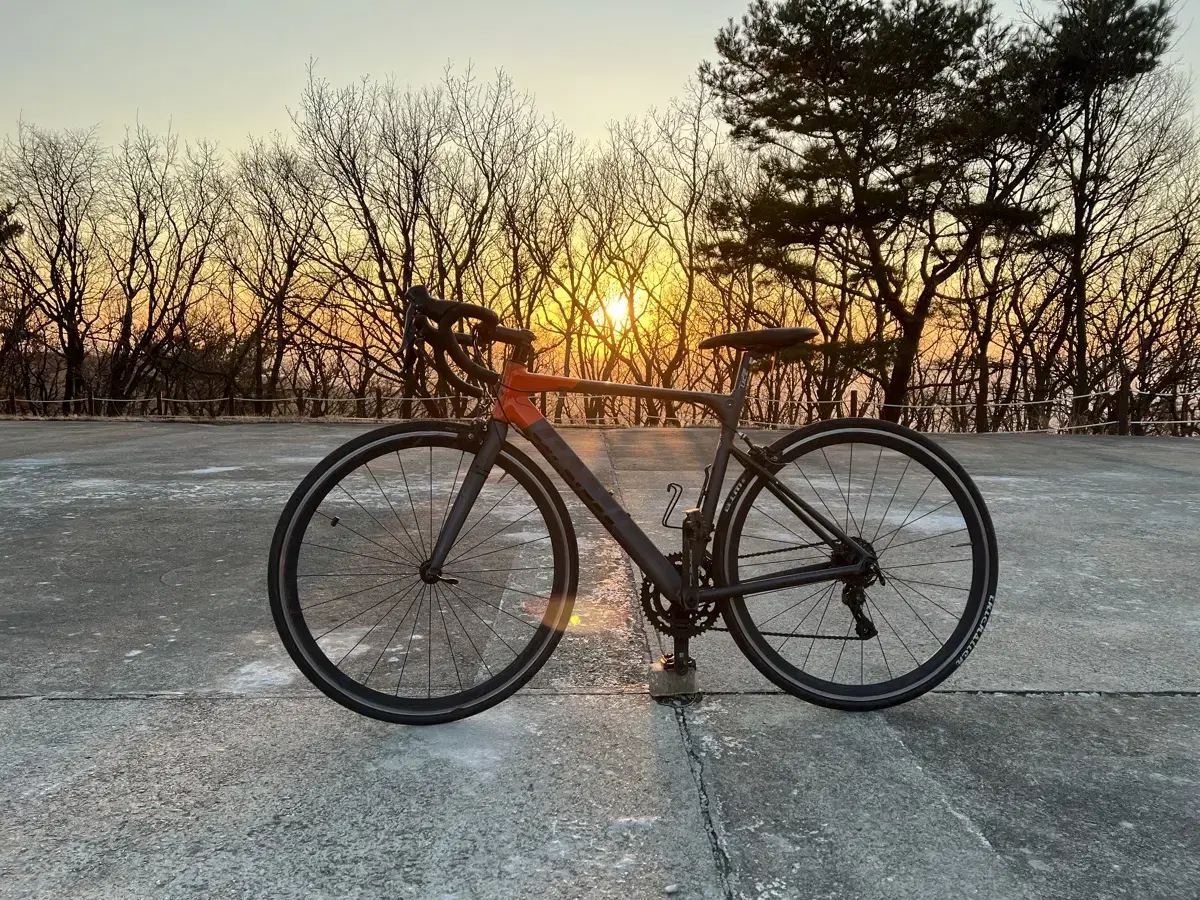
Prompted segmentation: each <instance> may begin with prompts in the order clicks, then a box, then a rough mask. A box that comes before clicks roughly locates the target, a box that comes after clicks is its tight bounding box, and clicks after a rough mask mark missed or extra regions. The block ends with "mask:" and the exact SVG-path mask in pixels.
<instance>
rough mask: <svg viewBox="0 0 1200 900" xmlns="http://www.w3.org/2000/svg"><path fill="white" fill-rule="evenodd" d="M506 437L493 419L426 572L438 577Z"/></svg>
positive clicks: (504, 425)
mask: <svg viewBox="0 0 1200 900" xmlns="http://www.w3.org/2000/svg"><path fill="white" fill-rule="evenodd" d="M506 437H508V423H507V422H502V421H499V420H496V419H493V420H492V421H491V423H490V427H489V428H488V432H487V434H486V435H485V436H484V439H483V445H482V446H481V447H480V448H479V450H477V451H476V453H475V458H474V459H473V460H472V461H471V465H470V467H469V468H468V469H467V474H466V477H464V478H463V480H462V487H460V488H459V491H458V496H457V497H455V498H454V505H453V506H451V507H450V512H449V513H447V514H446V522H445V524H444V525H443V526H442V532H441V534H439V535H438V538H437V543H436V544H434V547H433V554H432V555H431V556H430V557H429V562H428V570H429V572H430V573H431V574H433V575H440V574H441V572H442V566H444V565H445V564H446V557H447V556H449V555H450V548H451V547H453V546H454V542H455V541H456V540H458V535H459V533H460V532H461V531H462V527H463V525H464V524H465V523H466V521H467V516H469V515H470V514H471V507H473V506H474V505H475V501H476V500H478V499H479V492H480V491H481V490H483V484H484V482H485V481H487V477H488V473H489V472H491V471H492V466H493V465H495V464H496V459H497V457H499V456H500V450H501V448H502V447H503V446H504V439H505V438H506Z"/></svg>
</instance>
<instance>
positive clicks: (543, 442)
mask: <svg viewBox="0 0 1200 900" xmlns="http://www.w3.org/2000/svg"><path fill="white" fill-rule="evenodd" d="M755 359H756V357H755V356H754V355H753V354H750V353H744V354H742V355H741V357H740V358H739V360H738V364H737V377H736V379H735V382H734V389H733V393H731V394H711V393H707V392H703V391H682V390H674V389H671V388H659V387H648V386H643V385H633V384H617V383H614V382H608V381H586V380H580V379H575V378H564V377H561V376H558V375H537V374H534V373H531V372H529V371H528V370H527V369H526V367H525V366H524V365H521V364H520V363H517V362H513V361H509V362H508V364H507V365H506V366H505V368H504V372H503V374H502V376H501V379H500V390H499V394H498V397H497V399H496V402H495V404H494V406H493V408H492V419H491V426H490V428H489V429H488V432H487V434H486V436H485V437H484V440H483V445H482V446H481V447H480V449H479V450H478V451H477V452H476V454H475V460H474V462H473V463H472V465H471V468H470V470H469V471H468V473H467V475H466V477H465V478H464V479H463V483H462V487H461V489H460V491H459V494H458V497H457V498H455V501H454V504H453V506H452V507H451V509H450V512H449V514H448V515H447V516H446V521H445V524H444V525H443V527H442V532H441V534H440V535H439V536H438V540H437V543H436V545H435V547H434V550H433V553H432V555H431V557H430V560H429V562H428V564H427V565H428V566H429V568H430V570H431V571H433V572H435V573H440V572H441V567H442V565H444V563H445V560H446V557H447V556H448V554H449V552H450V548H451V547H452V546H453V544H454V541H455V540H456V539H457V537H458V534H459V532H460V531H461V529H462V526H463V524H464V523H465V522H466V519H467V515H468V513H470V511H471V507H472V506H473V505H474V503H475V500H476V498H477V497H478V496H479V492H480V490H481V489H482V487H483V483H484V481H485V480H486V479H487V476H488V473H489V472H490V471H491V468H492V465H493V463H494V462H495V460H496V457H497V455H498V454H499V452H500V448H501V447H502V446H503V444H504V441H505V439H506V438H507V436H508V429H509V426H515V427H516V428H517V430H518V431H519V432H520V433H521V434H522V435H523V436H524V437H525V438H526V439H528V440H529V442H530V443H531V444H533V446H534V447H536V448H537V450H538V452H539V453H540V454H541V455H542V457H543V458H544V459H545V460H546V462H547V463H549V464H550V466H551V467H552V468H553V469H554V471H555V472H557V473H558V474H559V476H560V477H561V478H562V479H563V481H565V482H566V483H567V484H568V485H569V486H570V488H571V490H573V491H574V492H575V493H576V495H578V497H579V499H580V500H582V501H583V503H584V505H585V506H586V507H587V508H588V510H589V511H590V512H591V513H592V515H593V516H595V517H596V519H597V520H598V521H599V522H600V524H601V525H603V526H604V527H605V529H606V530H607V531H608V533H609V534H611V535H612V536H613V539H614V540H616V542H617V543H618V544H619V545H620V546H621V548H622V549H623V550H624V551H625V552H626V553H628V554H629V556H630V557H631V558H632V559H633V561H634V562H635V563H637V565H638V566H639V567H640V568H641V570H642V571H643V572H644V573H645V574H646V576H647V577H648V578H649V579H650V580H651V581H652V582H653V583H654V584H655V585H656V586H657V587H658V589H659V590H660V591H661V592H662V593H663V594H664V595H665V596H666V597H667V598H669V599H670V600H672V601H678V600H679V599H680V596H681V592H682V588H683V579H682V578H681V576H680V574H679V573H678V572H677V571H676V569H675V567H674V566H673V565H672V564H671V562H670V561H669V560H668V559H667V557H666V556H665V555H664V554H663V552H662V551H661V550H659V548H658V546H657V545H656V544H655V543H654V542H653V541H652V540H651V539H650V537H649V536H648V535H647V534H646V533H645V532H644V531H643V530H642V529H641V528H640V527H639V526H638V524H637V523H636V522H634V521H633V519H632V518H631V517H630V515H629V513H628V512H627V511H626V510H625V508H624V507H623V506H622V505H621V504H620V503H619V502H618V501H617V498H616V497H614V496H613V495H612V493H611V492H610V491H609V490H608V489H607V488H605V487H604V485H603V484H601V483H600V480H599V479H598V478H597V477H596V475H595V474H594V473H593V472H592V470H591V469H589V468H588V467H587V465H586V464H585V463H584V462H583V460H581V459H580V458H579V457H578V456H577V455H576V454H575V451H573V450H572V449H571V447H570V446H569V445H568V444H567V442H566V441H565V440H563V438H562V436H561V435H560V434H559V433H558V432H557V431H556V430H555V428H554V426H553V425H551V424H550V422H549V421H548V420H547V419H546V417H545V416H544V415H542V412H541V410H539V409H538V408H537V406H535V405H534V403H533V401H532V400H531V399H530V397H531V395H532V394H536V393H540V392H542V391H556V392H564V393H572V394H583V395H587V396H617V397H645V398H650V399H655V400H672V401H676V402H680V403H689V404H693V405H698V406H703V407H707V408H708V409H711V410H712V411H713V412H714V413H715V414H716V416H717V418H718V420H719V421H720V423H721V436H720V440H719V441H718V443H717V449H716V454H715V456H714V458H713V463H712V469H711V474H710V475H709V478H708V479H707V482H706V484H705V487H704V489H703V495H702V497H701V501H700V502H701V505H700V517H701V522H702V524H703V534H704V536H705V544H706V545H707V543H708V541H709V540H710V539H711V536H712V534H713V529H714V523H715V520H716V513H717V503H718V502H719V500H720V496H721V488H722V485H723V484H724V481H725V475H726V473H727V470H728V467H729V459H730V457H731V456H732V457H733V458H734V459H736V460H737V461H738V462H739V463H741V464H742V466H743V467H745V468H746V469H752V470H754V471H756V472H757V473H758V474H759V475H761V476H762V477H763V478H764V480H765V483H766V488H767V490H769V491H770V492H771V493H772V494H774V495H775V496H776V497H777V498H778V499H779V500H780V502H781V503H783V504H784V505H785V506H786V507H788V508H789V509H790V510H791V511H792V512H793V513H795V515H796V516H797V517H798V518H799V519H800V520H801V521H803V522H804V523H805V524H806V525H807V526H808V527H809V528H811V529H812V530H813V532H814V533H815V534H816V535H817V536H818V537H820V538H821V540H822V541H823V542H825V543H826V544H828V545H829V546H830V547H831V548H833V547H839V548H843V549H844V550H846V551H848V553H849V555H850V556H849V558H850V559H852V560H853V562H852V563H850V564H846V565H835V564H833V563H826V564H817V565H809V566H801V567H798V568H796V569H791V570H788V571H785V572H780V573H777V574H774V575H768V576H760V577H757V578H750V579H747V580H745V581H738V582H735V583H734V584H729V585H722V586H718V587H712V588H703V589H701V590H700V591H699V593H698V596H699V598H700V600H702V601H709V600H723V599H728V598H730V597H736V596H744V595H748V594H759V593H766V592H768V591H778V590H784V589H786V588H791V587H798V586H800V585H805V584H813V583H816V582H821V581H832V580H835V579H838V578H843V577H848V576H853V575H861V574H862V573H864V572H865V571H866V570H867V568H868V566H869V564H870V562H871V558H870V556H869V555H868V554H867V553H866V551H865V550H863V549H862V548H861V547H859V545H858V544H857V543H856V542H855V541H853V540H852V539H851V538H850V537H849V536H848V535H847V534H846V533H845V532H844V531H843V530H842V529H841V528H840V527H839V526H838V524H837V523H836V522H832V521H830V520H829V519H828V518H826V517H825V516H822V515H821V514H820V513H819V512H817V510H815V509H814V508H813V507H812V506H811V505H810V504H809V503H807V502H806V501H805V500H804V499H803V498H801V497H799V496H797V495H796V494H795V492H794V491H792V490H791V489H790V488H789V487H788V486H787V485H786V484H783V483H782V482H780V481H779V480H778V479H777V478H776V477H775V473H776V471H778V468H779V466H775V470H774V471H772V468H771V465H772V464H771V463H770V461H769V459H768V458H767V457H766V455H765V454H763V453H762V452H761V451H760V449H759V448H756V447H753V446H752V445H751V451H750V452H746V451H744V450H742V449H741V448H740V447H737V446H735V445H734V438H735V437H739V436H740V437H742V438H743V439H744V440H746V442H747V444H749V440H748V439H747V438H746V437H745V435H743V434H741V432H740V431H739V430H738V419H739V418H740V416H741V413H742V409H743V408H744V406H745V404H746V398H747V393H748V389H749V384H750V367H751V365H752V364H753V362H754V360H755ZM727 502H729V501H727Z"/></svg>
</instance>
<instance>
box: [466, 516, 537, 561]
mask: <svg viewBox="0 0 1200 900" xmlns="http://www.w3.org/2000/svg"><path fill="white" fill-rule="evenodd" d="M535 512H537V507H536V506H535V507H533V508H532V509H530V510H529V511H528V512H524V513H522V514H521V515H520V516H518V517H517V518H515V519H513V520H512V521H511V522H509V523H508V524H507V525H505V526H504V527H503V528H501V529H499V530H498V531H493V532H492V533H491V534H489V535H488V536H487V537H485V538H484V539H483V540H482V541H479V542H478V543H477V544H472V545H471V546H470V547H468V548H467V549H466V550H463V551H462V553H459V555H458V556H456V557H454V559H450V560H447V561H446V565H448V566H449V565H451V564H453V563H455V562H457V561H458V560H460V559H462V554H463V553H470V552H471V551H472V550H476V549H478V548H479V547H482V546H483V545H484V544H486V543H487V542H488V541H490V540H491V539H492V538H494V537H496V535H498V534H503V533H504V532H506V531H508V529H510V528H512V527H513V526H514V525H516V524H517V523H518V522H520V521H522V520H523V519H524V518H525V517H526V516H528V515H530V514H531V513H535Z"/></svg>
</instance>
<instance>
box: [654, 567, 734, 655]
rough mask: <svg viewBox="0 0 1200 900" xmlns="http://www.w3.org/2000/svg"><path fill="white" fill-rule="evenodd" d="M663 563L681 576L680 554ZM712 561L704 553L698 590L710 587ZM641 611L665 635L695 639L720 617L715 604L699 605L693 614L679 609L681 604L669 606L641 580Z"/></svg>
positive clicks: (659, 593)
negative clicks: (669, 565) (668, 563)
mask: <svg viewBox="0 0 1200 900" xmlns="http://www.w3.org/2000/svg"><path fill="white" fill-rule="evenodd" d="M667 559H668V560H669V561H670V563H671V565H672V566H674V567H675V571H676V572H679V573H680V574H681V575H682V574H683V554H682V553H670V554H668V555H667ZM712 571H713V558H712V556H711V555H710V554H708V553H705V554H704V558H703V559H702V560H701V561H700V586H701V587H712V586H713V576H712ZM642 610H643V611H644V612H645V613H646V619H647V620H648V621H649V622H650V623H651V624H652V625H653V626H654V627H655V629H656V630H658V631H660V632H662V633H663V634H667V635H672V636H674V635H680V636H683V635H686V636H688V637H695V636H696V635H698V634H701V633H703V632H705V631H707V630H708V629H710V628H712V627H713V625H714V624H715V623H716V621H717V616H718V615H720V612H721V611H720V609H718V608H717V603H716V601H715V600H709V601H707V602H706V601H704V600H701V601H700V605H699V606H698V607H696V609H694V610H687V609H684V608H683V605H682V604H672V603H671V602H670V601H669V600H667V599H666V598H665V597H663V595H662V592H661V591H659V589H658V587H657V586H656V585H655V584H654V582H652V581H651V580H650V579H649V578H646V577H645V576H643V577H642Z"/></svg>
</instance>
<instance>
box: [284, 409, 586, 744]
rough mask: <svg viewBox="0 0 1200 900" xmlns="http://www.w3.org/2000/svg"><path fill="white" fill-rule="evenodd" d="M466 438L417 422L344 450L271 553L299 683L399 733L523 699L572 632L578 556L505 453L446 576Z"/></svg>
mask: <svg viewBox="0 0 1200 900" xmlns="http://www.w3.org/2000/svg"><path fill="white" fill-rule="evenodd" d="M475 449H476V445H475V444H474V443H472V441H471V439H470V438H469V437H468V433H467V429H466V428H465V427H463V426H459V425H456V424H453V423H445V422H431V423H415V422H414V423H407V424H404V425H398V426H390V427H387V428H381V429H377V430H375V431H372V432H369V433H368V434H365V435H362V436H361V437H359V438H356V439H355V440H353V441H351V442H349V443H348V444H346V445H344V446H343V447H340V448H338V449H337V450H335V451H334V452H333V453H331V454H330V455H329V456H328V457H326V458H325V459H324V460H323V461H322V462H321V463H319V464H318V465H317V466H316V468H315V469H313V471H312V472H311V473H309V475H308V476H307V477H306V478H305V479H304V481H303V482H302V483H301V484H300V486H299V487H298V488H297V489H296V491H295V493H294V494H293V495H292V497H291V499H290V500H289V501H288V504H287V507H286V508H285V510H284V512H283V515H282V516H281V517H280V520H279V524H278V526H277V528H276V530H275V538H274V541H273V542H272V547H271V558H270V567H269V571H268V581H269V588H270V596H271V611H272V614H273V616H274V619H275V624H276V627H277V628H278V630H279V634H280V637H281V638H282V639H283V643H284V645H285V646H286V647H287V650H288V652H289V654H290V655H291V657H292V659H293V660H294V661H295V662H296V665H297V666H299V668H300V670H301V671H302V672H304V674H305V675H306V676H307V677H308V678H309V679H310V680H311V681H312V682H313V683H314V684H315V685H316V686H317V687H319V688H320V689H321V690H322V691H324V692H325V693H326V694H327V695H328V696H330V697H332V698H333V699H334V700H336V701H337V702H339V703H341V704H343V705H344V706H346V707H348V708H350V709H352V710H354V711H355V712H358V713H362V714H363V715H367V716H372V717H374V718H378V719H383V720H386V721H391V722H401V723H405V724H412V725H430V724H435V723H438V722H447V721H451V720H453V719H459V718H463V717H465V716H470V715H473V714H475V713H477V712H480V711H482V710H484V709H487V708H488V707H490V706H493V705H495V704H496V703H499V702H500V701H501V700H503V699H505V698H506V697H508V696H510V695H511V694H512V693H513V692H514V691H516V690H517V689H518V688H520V687H521V686H522V685H523V684H525V683H526V682H527V681H528V680H529V679H530V678H532V677H533V675H534V674H535V673H536V672H537V671H538V669H539V668H541V666H542V665H543V664H544V663H545V661H546V660H547V659H548V658H549V656H550V654H551V653H552V652H553V650H554V648H555V646H557V644H558V642H559V640H560V638H561V637H562V633H563V630H564V629H565V628H566V626H567V623H568V621H569V619H570V615H571V608H572V605H573V603H574V597H575V590H576V586H577V582H578V571H579V564H578V550H577V548H576V542H575V534H574V530H573V528H572V526H571V520H570V518H569V516H568V514H567V510H566V507H565V505H564V504H563V501H562V498H561V497H560V496H559V494H558V492H557V491H556V490H555V489H554V486H553V484H552V483H551V482H550V481H549V479H548V478H547V477H546V475H545V473H544V472H543V471H542V470H541V469H540V468H539V467H538V466H537V465H536V464H535V463H534V462H533V461H532V460H530V459H529V457H528V456H526V455H525V454H524V453H522V452H521V451H519V450H517V449H516V448H515V447H513V446H511V445H510V444H505V445H504V447H503V448H502V450H501V452H500V455H499V457H498V458H497V460H496V463H495V465H494V466H493V468H492V470H491V472H490V473H489V475H488V477H487V480H486V482H485V483H484V486H483V489H482V490H481V492H480V495H479V497H478V499H477V500H476V502H475V504H474V506H473V507H472V510H471V512H470V514H469V515H468V517H467V520H466V522H465V524H464V526H463V528H462V531H461V532H460V534H459V536H458V539H457V540H456V542H455V543H454V545H453V547H452V548H451V550H450V554H449V557H448V558H447V562H446V565H445V566H444V567H443V574H444V576H445V580H443V581H441V582H438V583H435V584H427V583H426V582H425V581H423V580H422V578H421V577H420V571H419V570H420V567H421V565H422V563H424V562H425V561H426V560H427V559H428V558H429V555H430V553H431V552H432V548H433V544H434V542H435V541H436V540H437V536H438V534H439V533H440V531H441V527H442V523H443V522H444V521H445V517H446V514H447V511H448V510H449V508H450V506H451V504H452V503H453V500H454V498H455V497H456V496H457V492H458V490H459V489H460V488H461V486H462V482H463V479H464V478H465V476H466V474H467V471H468V469H469V468H470V466H471V464H472V462H473V461H474V457H475Z"/></svg>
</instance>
